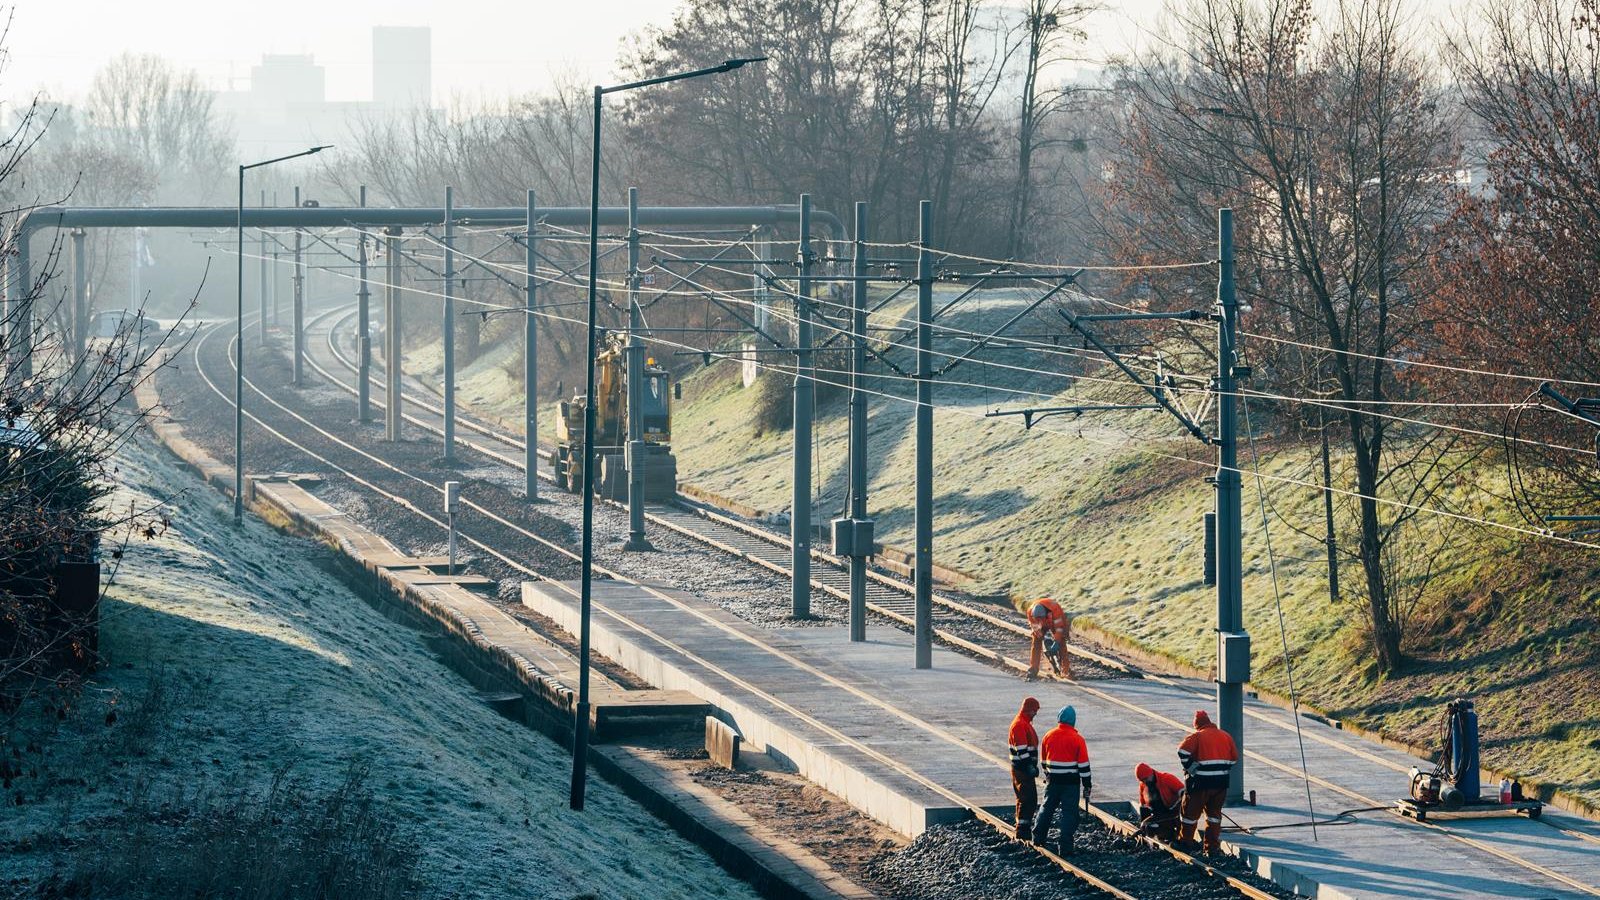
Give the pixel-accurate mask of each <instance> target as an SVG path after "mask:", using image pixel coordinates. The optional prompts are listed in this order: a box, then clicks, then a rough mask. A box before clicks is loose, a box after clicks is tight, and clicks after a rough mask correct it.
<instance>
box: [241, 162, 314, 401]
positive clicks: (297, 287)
mask: <svg viewBox="0 0 1600 900" xmlns="http://www.w3.org/2000/svg"><path fill="white" fill-rule="evenodd" d="M294 205H295V207H296V208H297V209H298V208H299V206H300V189H299V188H295V189H294ZM240 215H241V216H243V213H240ZM304 234H305V232H304V231H303V230H302V229H299V228H296V229H295V230H294V384H295V387H299V386H300V384H301V379H302V378H303V377H304V376H305V363H306V293H305V292H306V270H305V256H304V253H303V250H304V246H303V241H304Z"/></svg>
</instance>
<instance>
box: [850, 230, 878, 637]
mask: <svg viewBox="0 0 1600 900" xmlns="http://www.w3.org/2000/svg"><path fill="white" fill-rule="evenodd" d="M855 224H856V229H855V260H854V265H853V266H852V269H851V273H850V274H852V275H854V276H855V281H854V282H852V283H851V295H850V330H851V331H853V332H855V333H854V334H853V335H852V336H851V338H852V339H851V348H850V518H851V519H852V522H851V536H850V537H851V540H850V551H851V552H850V640H852V641H864V640H866V639H867V557H868V556H871V555H872V549H873V547H872V538H873V535H872V520H870V519H868V518H867V395H866V393H865V387H866V385H865V384H863V382H864V381H865V380H866V379H865V376H866V369H867V204H865V203H859V202H858V203H857V204H856V223H855Z"/></svg>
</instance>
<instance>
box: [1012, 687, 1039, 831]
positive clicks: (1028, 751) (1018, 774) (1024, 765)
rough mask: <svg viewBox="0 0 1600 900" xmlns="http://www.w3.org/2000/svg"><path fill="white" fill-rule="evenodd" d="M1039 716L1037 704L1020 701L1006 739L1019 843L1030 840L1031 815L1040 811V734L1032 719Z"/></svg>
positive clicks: (1031, 700)
mask: <svg viewBox="0 0 1600 900" xmlns="http://www.w3.org/2000/svg"><path fill="white" fill-rule="evenodd" d="M1038 712H1039V701H1038V700H1035V699H1034V698H1032V697H1029V698H1027V699H1026V700H1023V701H1022V709H1021V710H1019V711H1018V712H1017V717H1016V718H1015V719H1012V720H1011V734H1010V735H1009V737H1008V738H1007V739H1006V743H1007V745H1009V748H1010V751H1011V789H1012V790H1013V791H1015V792H1016V795H1017V840H1019V841H1028V840H1032V839H1033V815H1034V813H1036V812H1038V811H1039V732H1037V731H1035V730H1034V729H1033V717H1034V715H1035V714H1036V713H1038Z"/></svg>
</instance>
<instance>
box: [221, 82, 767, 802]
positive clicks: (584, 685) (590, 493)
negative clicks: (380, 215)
mask: <svg viewBox="0 0 1600 900" xmlns="http://www.w3.org/2000/svg"><path fill="white" fill-rule="evenodd" d="M764 61H766V57H765V56H758V57H751V58H742V59H730V60H728V61H727V62H724V63H722V64H721V65H715V66H711V67H709V68H705V69H695V70H694V71H692V72H679V73H678V74H676V75H662V76H660V77H658V78H646V79H644V80H643V81H630V82H628V83H627V84H616V85H612V86H610V87H606V86H603V85H598V84H597V85H595V86H594V148H593V153H592V154H591V164H592V165H591V168H590V172H589V320H588V347H589V357H588V374H587V376H586V378H585V381H584V385H585V388H584V394H583V398H584V399H583V487H582V491H583V574H582V576H581V579H582V580H581V582H580V583H581V585H582V588H581V590H580V592H579V626H578V708H577V709H576V710H574V712H573V723H572V794H571V797H570V798H569V801H568V802H569V805H570V806H571V807H572V808H573V809H575V810H581V809H583V789H584V781H585V779H586V777H587V775H588V767H587V757H588V755H589V614H590V607H591V593H592V588H593V584H594V338H595V323H594V320H595V279H596V277H597V275H598V272H597V271H596V270H597V269H598V267H599V262H598V260H599V255H600V106H601V100H602V99H603V98H604V97H605V95H607V94H620V93H622V92H623V91H631V90H633V89H634V88H642V87H649V86H651V85H655V84H666V83H667V82H669V81H684V80H686V79H689V78H699V77H700V76H702V75H715V74H717V73H719V72H732V71H733V70H734V69H738V68H742V67H743V66H745V65H746V64H748V63H756V62H764ZM241 196H243V195H242V194H241ZM241 271H242V270H241ZM241 277H243V276H241Z"/></svg>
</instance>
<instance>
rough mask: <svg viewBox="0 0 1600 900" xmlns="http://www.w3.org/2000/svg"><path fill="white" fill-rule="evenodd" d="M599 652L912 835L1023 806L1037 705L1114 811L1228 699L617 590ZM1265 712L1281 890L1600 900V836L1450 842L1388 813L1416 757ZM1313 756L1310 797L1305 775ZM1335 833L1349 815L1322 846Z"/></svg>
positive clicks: (1237, 848) (1448, 835) (1231, 840)
mask: <svg viewBox="0 0 1600 900" xmlns="http://www.w3.org/2000/svg"><path fill="white" fill-rule="evenodd" d="M594 588H595V590H594V617H593V621H592V636H593V641H594V648H595V650H596V651H597V652H600V653H603V654H605V655H606V656H608V657H610V658H612V659H614V660H617V661H618V662H619V663H620V664H622V665H623V666H625V667H627V668H629V669H630V670H632V671H633V672H635V673H636V674H638V675H639V676H641V677H642V678H644V679H645V680H647V681H649V682H650V683H652V684H655V685H657V686H659V687H664V688H677V689H681V690H687V691H690V692H693V693H695V694H697V695H698V696H700V697H702V698H704V699H705V700H707V701H708V702H710V703H711V704H712V705H713V706H714V707H715V710H716V712H715V714H716V715H717V716H718V717H719V718H721V719H723V720H724V721H726V722H728V723H729V724H731V725H733V726H734V727H736V728H737V729H738V730H739V731H740V733H741V734H743V735H744V737H745V741H746V743H747V746H748V748H749V749H751V750H754V751H756V752H760V751H766V752H768V753H770V754H772V755H773V756H774V757H777V758H780V759H782V760H785V761H787V762H788V763H789V764H790V765H792V766H793V767H794V768H795V769H796V770H798V771H799V772H800V773H801V774H804V775H805V776H806V777H807V778H810V779H811V780H813V781H815V782H817V783H818V784H820V785H822V786H823V787H826V788H828V789H829V790H831V791H833V792H835V793H837V794H840V795H841V796H843V797H844V798H845V799H847V800H848V801H850V802H851V803H852V804H854V805H855V806H857V807H858V808H859V809H861V810H863V811H864V812H866V813H867V814H868V815H870V816H872V817H873V818H875V819H877V820H879V821H881V822H883V823H884V824H886V825H888V826H890V827H892V828H895V829H896V830H899V831H901V832H902V833H904V834H907V835H913V836H914V835H916V834H918V833H920V832H921V831H922V830H923V829H925V828H926V827H927V826H928V825H931V824H933V823H935V822H938V821H942V820H948V819H951V818H955V817H958V816H959V815H961V814H962V810H963V809H964V808H965V807H967V806H985V807H993V806H1003V805H1008V804H1009V802H1010V787H1009V781H1008V780H1007V764H1006V760H1005V752H1006V751H1005V738H1004V736H1005V733H1006V726H1007V725H1008V724H1009V722H1010V719H1011V717H1012V715H1013V714H1014V712H1015V709H1016V708H1017V706H1019V705H1020V703H1021V700H1022V698H1023V697H1024V696H1026V695H1028V694H1030V693H1031V694H1033V695H1034V696H1037V697H1038V698H1039V699H1040V700H1041V702H1042V703H1043V705H1044V708H1045V710H1046V712H1045V713H1043V714H1042V715H1041V718H1043V719H1049V718H1051V716H1050V712H1051V711H1053V710H1055V709H1057V708H1059V707H1060V706H1062V705H1064V704H1067V703H1071V704H1073V705H1074V706H1076V707H1077V710H1078V723H1079V728H1080V730H1081V731H1083V733H1084V735H1085V737H1086V738H1087V739H1088V742H1089V748H1090V755H1091V758H1092V759H1093V760H1094V763H1095V773H1096V779H1095V786H1096V789H1097V796H1098V797H1101V798H1105V799H1107V800H1116V799H1122V798H1125V797H1127V796H1128V795H1130V794H1132V793H1133V792H1134V791H1135V785H1134V781H1133V775H1132V770H1133V767H1134V766H1135V765H1136V764H1137V763H1139V762H1141V761H1149V762H1150V763H1152V764H1153V765H1156V766H1158V767H1161V768H1165V769H1168V770H1176V769H1177V768H1178V766H1177V758H1176V753H1175V748H1176V746H1177V743H1178V741H1179V740H1180V739H1181V738H1182V736H1183V735H1184V734H1185V733H1187V731H1188V723H1189V722H1190V721H1191V719H1192V716H1193V713H1194V710H1195V709H1197V708H1208V709H1209V708H1212V707H1213V706H1214V700H1213V694H1212V686H1211V685H1209V684H1207V683H1204V682H1198V681H1193V680H1186V679H1144V680H1139V679H1120V680H1110V681H1085V682H1078V683H1040V684H1033V685H1029V684H1026V683H1024V682H1022V681H1020V680H1018V679H1017V678H1016V677H1014V676H1012V675H1009V674H1007V673H1004V672H1001V671H999V670H997V669H994V668H991V667H989V666H986V665H983V664H982V663H979V662H977V661H975V660H972V659H970V658H968V657H964V656H961V655H959V654H956V653H953V652H949V651H946V650H943V649H936V650H935V656H934V667H933V668H932V669H931V670H921V671H919V670H916V669H914V668H913V666H912V659H913V656H912V647H911V642H910V636H909V635H905V634H903V633H901V632H898V631H892V630H888V629H874V630H873V631H872V632H871V638H872V639H871V640H869V641H867V642H865V643H861V644H851V643H849V642H848V640H847V634H846V630H845V628H844V627H842V626H840V627H808V628H786V629H763V628H758V627H756V626H754V625H751V624H750V623H748V622H746V621H744V620H742V619H738V618H736V617H734V616H733V615H731V614H729V613H727V612H725V611H724V610H722V609H721V608H719V607H717V606H715V605H714V604H711V603H708V602H704V601H701V600H699V599H697V598H695V597H692V596H690V595H687V594H684V593H681V592H675V591H671V590H665V589H661V588H655V587H640V586H637V585H631V584H623V583H618V582H596V583H595V585H594ZM523 602H524V603H525V604H527V605H528V606H530V607H532V608H534V609H535V610H537V611H538V612H540V613H542V614H544V615H546V616H549V617H550V618H552V619H554V620H555V621H557V622H558V623H560V624H561V625H562V626H563V627H566V628H569V629H571V630H574V631H575V630H576V628H577V603H576V601H575V600H574V599H573V597H572V595H571V593H569V592H568V591H567V590H564V589H562V588H560V587H557V586H553V585H549V584H535V583H529V584H524V586H523ZM1299 725H1300V730H1299V733H1298V734H1297V732H1296V728H1295V721H1294V718H1293V717H1292V716H1291V715H1290V714H1289V713H1288V712H1287V711H1285V710H1282V709H1279V708H1277V707H1273V706H1270V705H1267V704H1264V703H1260V702H1252V703H1250V704H1249V707H1248V710H1247V719H1246V736H1247V740H1246V744H1247V747H1246V750H1247V756H1246V762H1245V777H1246V785H1247V787H1248V788H1249V789H1252V790H1255V791H1256V792H1257V796H1258V798H1259V801H1260V805H1259V806H1253V807H1240V808H1230V809H1229V810H1228V811H1227V814H1228V816H1229V818H1230V819H1231V820H1232V821H1233V823H1235V824H1236V825H1237V826H1241V827H1243V828H1248V829H1250V831H1249V832H1248V833H1247V832H1244V831H1234V832H1232V833H1230V834H1228V835H1225V837H1226V838H1227V841H1226V843H1227V844H1228V846H1229V850H1230V852H1233V853H1235V854H1236V855H1238V856H1240V857H1242V858H1244V859H1246V860H1247V861H1249V862H1251V864H1252V865H1253V866H1254V867H1255V868H1256V869H1257V871H1259V872H1261V873H1262V874H1264V875H1266V876H1267V877H1270V878H1273V879H1274V880H1276V881H1278V882H1279V883H1280V884H1284V885H1285V886H1290V887H1298V888H1299V889H1300V890H1302V892H1305V893H1314V894H1315V895H1316V896H1319V897H1335V898H1345V897H1348V898H1358V897H1359V898H1376V897H1395V896H1405V897H1427V898H1440V900H1445V898H1449V900H1455V898H1459V897H1462V896H1482V897H1585V896H1600V827H1597V826H1596V824H1595V823H1593V822H1589V821H1587V820H1578V819H1575V818H1572V817H1568V816H1557V815H1554V814H1552V813H1549V812H1547V813H1546V820H1545V821H1532V820H1528V819H1486V820H1477V821H1471V822H1452V823H1450V824H1449V825H1448V827H1443V828H1441V827H1433V826H1430V825H1422V824H1418V823H1415V822H1411V821H1407V820H1403V819H1401V818H1399V817H1398V816H1395V815H1393V814H1392V813H1390V812H1388V811H1386V810H1387V807H1389V806H1390V805H1391V804H1392V802H1393V800H1394V798H1395V797H1397V796H1400V795H1401V794H1402V793H1403V792H1404V790H1405V787H1406V784H1407V778H1406V772H1407V771H1408V770H1409V769H1410V767H1411V766H1413V765H1427V763H1425V762H1424V761H1423V760H1419V759H1415V758H1413V757H1411V756H1409V755H1407V754H1405V753H1403V752H1401V751H1398V750H1395V749H1392V748H1389V747H1385V746H1382V745H1380V744H1377V743H1375V742H1370V741H1365V740H1362V739H1360V738H1358V737H1355V736H1354V735H1351V734H1348V733H1346V732H1344V731H1341V730H1338V729H1335V728H1331V727H1328V726H1327V725H1325V724H1321V723H1318V722H1313V721H1310V720H1308V719H1304V718H1302V719H1301V721H1300V723H1299ZM1302 741H1303V742H1304V750H1305V758H1306V765H1307V769H1308V771H1309V772H1310V776H1311V777H1310V779H1309V784H1308V781H1307V779H1305V778H1303V777H1302V775H1301V772H1300V752H1301V751H1300V745H1301V742H1302ZM1308 788H1309V794H1310V801H1311V803H1312V804H1313V805H1314V807H1315V810H1316V813H1317V817H1318V818H1319V819H1323V818H1326V817H1328V816H1331V815H1333V814H1334V813H1337V812H1340V811H1345V810H1356V809H1363V808H1366V807H1384V809H1380V810H1369V811H1363V812H1359V813H1353V814H1352V815H1351V816H1349V817H1347V818H1346V819H1342V820H1341V821H1340V823H1339V824H1324V825H1321V826H1319V827H1318V828H1317V829H1316V834H1315V836H1313V834H1312V833H1311V829H1310V828H1309V827H1307V826H1306V822H1307V820H1308V815H1307V794H1308Z"/></svg>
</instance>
